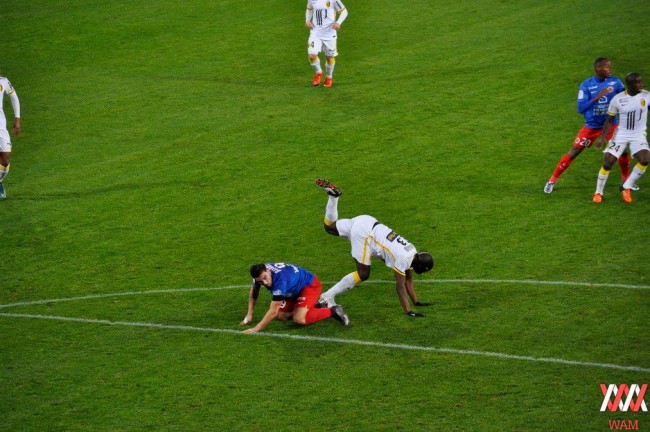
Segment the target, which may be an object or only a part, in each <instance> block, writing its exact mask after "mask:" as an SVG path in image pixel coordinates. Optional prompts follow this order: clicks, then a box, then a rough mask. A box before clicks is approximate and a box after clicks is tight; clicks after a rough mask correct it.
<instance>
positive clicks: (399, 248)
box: [316, 179, 433, 317]
mask: <svg viewBox="0 0 650 432" xmlns="http://www.w3.org/2000/svg"><path fill="white" fill-rule="evenodd" d="M316 185H317V186H318V187H319V188H321V189H323V190H324V191H325V192H327V195H329V196H328V200H327V207H326V208H325V231H326V232H327V233H328V234H332V235H335V236H339V237H344V238H346V239H348V240H349V241H350V243H351V245H352V258H353V259H354V263H355V264H356V266H357V270H356V271H355V272H352V273H350V274H348V275H347V276H345V277H343V279H341V280H340V281H339V282H338V283H337V284H336V285H334V286H333V287H332V288H330V289H329V290H328V291H327V292H325V293H323V295H322V296H321V299H320V302H321V303H327V306H329V307H331V306H334V305H335V304H336V301H335V300H334V298H335V297H336V296H337V295H338V294H341V293H344V292H346V291H349V290H351V289H352V288H354V287H355V286H356V285H358V284H360V283H361V282H363V281H365V280H366V279H368V277H369V276H370V261H371V259H372V257H378V258H380V259H381V260H383V261H384V262H385V263H386V266H387V267H389V268H391V269H393V272H394V273H395V286H396V289H397V296H398V298H399V302H400V304H401V305H402V309H404V313H406V314H407V315H408V316H411V317H422V316H424V315H422V314H421V313H417V312H413V311H412V310H411V306H410V305H409V300H408V298H409V297H410V298H411V302H412V303H413V305H414V306H429V305H430V303H422V302H419V301H418V298H417V295H416V294H415V288H414V286H413V272H415V273H417V274H421V273H424V272H428V271H429V270H431V269H432V268H433V258H432V257H431V255H430V254H428V253H427V252H420V253H418V252H417V251H416V250H415V246H413V245H412V244H411V243H409V241H408V240H406V239H405V238H404V237H402V236H400V235H399V234H397V233H396V232H395V231H393V230H392V229H390V228H389V227H387V226H386V225H384V224H381V223H379V222H378V221H377V219H375V218H374V217H372V216H368V215H361V216H357V217H355V218H352V219H339V215H338V202H339V197H340V196H341V194H342V192H341V190H340V189H339V188H338V187H336V186H335V185H334V184H333V183H332V182H330V181H329V180H324V179H318V180H317V181H316Z"/></svg>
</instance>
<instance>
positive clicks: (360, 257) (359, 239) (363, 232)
mask: <svg viewBox="0 0 650 432" xmlns="http://www.w3.org/2000/svg"><path fill="white" fill-rule="evenodd" d="M375 223H377V219H375V218H374V217H372V216H368V215H361V216H357V217H355V218H352V219H339V220H337V221H336V230H337V231H338V232H339V235H340V236H341V237H346V238H347V239H348V240H350V244H351V246H352V258H354V259H355V260H357V261H359V262H360V263H361V264H365V265H370V260H371V254H370V251H369V250H368V244H367V241H368V237H369V236H370V235H371V234H372V227H373V225H374V224H375Z"/></svg>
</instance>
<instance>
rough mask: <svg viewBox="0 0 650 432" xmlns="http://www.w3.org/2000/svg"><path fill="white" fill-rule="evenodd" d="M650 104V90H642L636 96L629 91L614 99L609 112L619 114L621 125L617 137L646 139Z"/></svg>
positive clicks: (618, 138)
mask: <svg viewBox="0 0 650 432" xmlns="http://www.w3.org/2000/svg"><path fill="white" fill-rule="evenodd" d="M648 104H650V92H648V91H647V90H641V91H640V92H639V93H637V94H635V95H634V96H631V95H629V94H628V93H627V92H625V93H620V94H618V95H616V97H615V98H614V99H613V100H612V103H611V106H610V110H609V114H610V115H612V114H618V116H619V125H618V128H617V129H616V135H615V139H617V140H620V139H643V140H645V135H646V129H647V126H648V125H647V124H648Z"/></svg>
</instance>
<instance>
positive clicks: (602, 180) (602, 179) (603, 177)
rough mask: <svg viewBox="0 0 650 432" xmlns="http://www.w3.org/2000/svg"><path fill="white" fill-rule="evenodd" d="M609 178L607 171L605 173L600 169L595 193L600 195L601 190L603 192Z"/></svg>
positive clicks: (603, 169)
mask: <svg viewBox="0 0 650 432" xmlns="http://www.w3.org/2000/svg"><path fill="white" fill-rule="evenodd" d="M608 177H609V171H606V170H605V168H601V169H600V171H599V172H598V182H596V193H597V194H600V195H602V194H603V190H605V184H606V183H607V178H608Z"/></svg>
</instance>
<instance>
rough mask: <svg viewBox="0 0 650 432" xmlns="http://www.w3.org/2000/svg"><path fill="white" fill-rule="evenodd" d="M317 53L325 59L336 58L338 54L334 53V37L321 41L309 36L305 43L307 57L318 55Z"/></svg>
mask: <svg viewBox="0 0 650 432" xmlns="http://www.w3.org/2000/svg"><path fill="white" fill-rule="evenodd" d="M319 52H322V53H323V54H325V56H326V57H336V56H337V55H339V53H338V52H337V51H336V37H334V38H333V39H321V38H319V37H317V36H314V35H309V40H308V41H307V53H308V54H309V55H318V53H319Z"/></svg>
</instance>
